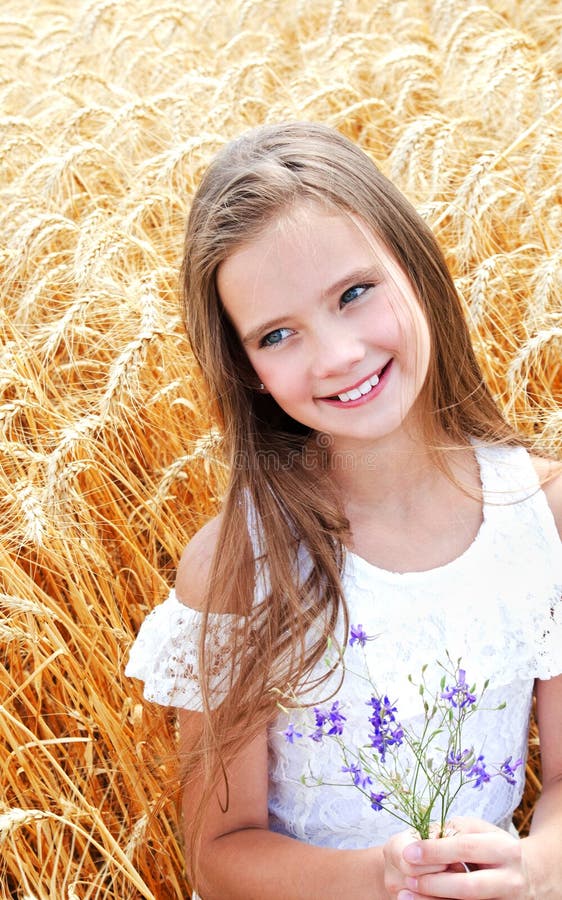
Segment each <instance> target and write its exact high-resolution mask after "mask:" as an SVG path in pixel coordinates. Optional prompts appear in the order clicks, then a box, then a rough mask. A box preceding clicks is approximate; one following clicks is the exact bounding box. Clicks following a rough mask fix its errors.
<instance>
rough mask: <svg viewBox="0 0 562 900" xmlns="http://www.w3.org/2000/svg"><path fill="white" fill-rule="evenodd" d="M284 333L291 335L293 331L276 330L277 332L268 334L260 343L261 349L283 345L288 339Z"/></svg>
mask: <svg viewBox="0 0 562 900" xmlns="http://www.w3.org/2000/svg"><path fill="white" fill-rule="evenodd" d="M283 332H286V333H287V334H290V333H291V329H290V328H276V329H275V331H270V332H269V334H266V335H265V336H264V337H262V339H261V341H260V347H276V346H277V345H278V344H281V343H282V342H283V341H284V340H285V337H286V335H284V334H283Z"/></svg>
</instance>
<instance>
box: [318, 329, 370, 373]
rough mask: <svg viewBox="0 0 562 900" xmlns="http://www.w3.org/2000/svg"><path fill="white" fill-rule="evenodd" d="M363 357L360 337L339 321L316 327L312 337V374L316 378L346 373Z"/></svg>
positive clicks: (363, 348)
mask: <svg viewBox="0 0 562 900" xmlns="http://www.w3.org/2000/svg"><path fill="white" fill-rule="evenodd" d="M364 357H365V346H364V344H363V341H362V339H361V337H360V336H359V335H358V334H356V333H355V332H354V331H352V330H351V329H348V328H346V327H345V326H344V325H343V324H342V323H341V321H338V322H335V323H334V324H331V325H323V326H322V327H321V328H317V329H316V332H315V337H314V362H313V373H312V374H313V375H314V377H315V378H317V379H319V380H320V379H325V378H331V377H332V376H338V375H347V374H349V373H350V372H352V371H353V369H354V367H355V366H356V365H357V364H358V363H360V362H361V360H362V359H364Z"/></svg>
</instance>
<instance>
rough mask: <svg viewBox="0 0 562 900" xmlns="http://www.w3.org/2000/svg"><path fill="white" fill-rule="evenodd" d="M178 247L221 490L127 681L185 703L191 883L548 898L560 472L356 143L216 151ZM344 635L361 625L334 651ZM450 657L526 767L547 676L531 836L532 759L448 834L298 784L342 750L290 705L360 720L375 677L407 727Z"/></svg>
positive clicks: (554, 810)
mask: <svg viewBox="0 0 562 900" xmlns="http://www.w3.org/2000/svg"><path fill="white" fill-rule="evenodd" d="M185 246H186V253H185V261H184V265H183V295H184V302H185V315H186V321H187V327H188V331H189V336H190V340H191V344H192V347H193V352H194V354H195V356H196V358H197V360H198V362H199V364H200V366H201V369H202V372H203V375H204V377H205V379H206V382H207V384H208V387H209V390H210V392H211V394H212V396H213V397H214V398H215V403H216V412H217V417H218V419H219V422H220V425H221V427H222V429H223V432H224V440H225V445H226V448H227V453H228V456H229V460H230V467H231V470H230V471H231V474H230V482H229V487H228V491H227V493H226V497H225V500H224V507H223V511H222V513H221V514H220V515H219V516H218V517H217V518H216V519H214V520H212V521H211V522H209V523H208V524H207V525H205V527H204V528H202V530H201V531H200V532H199V533H198V534H197V535H196V536H195V537H194V538H193V540H192V541H191V542H190V544H189V545H188V547H187V549H186V551H185V553H184V555H183V558H182V560H181V562H180V564H179V569H178V573H177V582H176V587H175V591H173V592H172V594H171V596H170V597H169V599H168V600H167V601H166V602H165V603H163V604H162V605H161V606H159V607H157V609H156V610H155V611H154V612H153V613H152V614H151V615H150V616H149V617H148V619H147V621H146V622H145V623H144V625H143V626H142V628H141V632H140V634H139V637H138V639H137V642H136V643H135V645H134V647H133V649H132V652H131V658H130V662H129V665H128V668H127V673H128V674H130V675H133V676H135V677H138V678H142V679H144V681H145V683H146V684H145V694H146V696H147V697H148V698H149V699H151V700H155V701H157V702H159V703H163V704H168V705H172V706H176V707H178V708H179V710H180V712H179V725H180V752H181V758H182V760H183V763H184V768H185V774H184V784H185V787H184V792H183V796H184V799H183V812H184V821H185V836H186V842H187V857H188V865H189V869H190V873H191V877H192V880H193V883H194V885H195V888H196V889H197V890H198V891H199V893H200V894H201V895H202V896H203V898H204V900H213V898H216V900H235V898H240V900H250V898H256V900H274V898H279V900H281V898H282V900H298V898H307V900H309V898H316V897H318V898H319V897H322V898H332V897H333V898H386V897H391V898H399V900H407V898H413V897H415V898H436V897H447V898H463V897H470V898H509V900H523V898H530V897H533V898H537V900H547V898H554V897H561V896H562V893H561V888H560V884H561V883H562V858H561V856H562V855H561V853H560V847H561V846H562V677H561V675H560V672H561V671H562V658H561V654H560V636H561V634H562V616H561V603H560V599H561V593H562V551H561V543H560V538H559V534H558V531H557V528H556V525H555V519H556V520H557V521H558V523H559V528H560V527H561V525H562V480H561V479H560V477H558V476H557V474H556V472H555V467H554V464H552V463H549V462H547V461H545V460H542V459H532V458H530V456H529V454H528V453H527V451H526V449H525V448H524V446H523V442H522V440H520V439H518V438H517V436H516V435H515V434H514V433H513V432H512V431H511V429H510V428H509V427H508V425H507V424H506V423H505V422H504V420H503V419H502V417H501V415H500V413H499V412H498V410H497V409H496V407H495V405H494V402H493V400H492V397H491V395H490V393H489V392H488V390H487V388H486V386H485V384H484V383H483V380H482V376H481V374H480V372H479V370H478V365H477V363H476V360H475V357H474V355H473V351H472V349H471V345H470V340H469V335H468V331H467V327H466V325H465V323H464V321H463V317H462V312H461V306H460V303H459V299H458V297H457V294H456V292H455V288H454V285H453V282H452V279H451V277H450V275H449V273H448V271H447V268H446V265H445V263H444V260H443V257H442V255H441V252H440V251H439V248H438V246H437V244H436V241H435V239H434V237H433V235H432V234H431V232H430V231H429V229H428V228H427V226H426V225H425V224H424V222H423V221H422V220H421V219H420V217H419V216H418V215H417V214H416V212H415V211H414V210H413V208H412V207H411V206H410V204H409V203H408V202H407V201H406V200H405V199H404V197H402V196H401V195H400V193H399V192H398V191H397V189H396V188H395V187H394V186H393V185H392V184H390V183H389V182H388V181H387V180H386V179H385V178H384V177H383V176H382V175H381V173H380V172H379V171H378V170H377V169H376V168H375V166H374V165H373V164H372V163H371V161H370V160H369V159H368V158H367V157H366V156H365V155H364V154H363V153H362V152H361V151H360V150H359V149H358V148H357V147H355V146H354V145H353V144H351V143H350V142H349V141H347V140H346V139H345V138H343V137H342V136H341V135H339V134H338V133H336V132H334V131H332V130H330V129H328V128H325V127H322V126H320V125H313V124H290V125H280V126H276V127H269V126H268V127H263V128H260V129H257V130H255V131H252V132H250V133H249V134H247V135H246V136H244V137H243V138H241V139H240V140H237V141H235V142H233V143H232V144H231V145H229V146H227V147H226V149H225V150H223V152H222V153H220V154H219V156H218V157H217V159H216V160H215V161H214V162H213V164H212V165H211V166H210V168H209V170H208V171H207V173H206V175H205V177H204V178H203V181H202V183H201V185H200V187H199V190H198V192H197V194H196V196H195V198H194V201H193V206H192V210H191V214H190V217H189V223H188V227H187V238H186V245H185ZM541 485H543V488H544V490H543V489H542V488H541ZM359 624H361V625H362V628H363V630H364V631H365V632H366V633H368V634H369V635H371V636H375V635H376V639H374V640H372V641H369V642H366V643H365V645H364V648H363V649H361V648H359V649H360V653H359V655H358V656H356V657H354V658H353V662H350V663H349V664H347V661H348V659H351V654H352V652H355V651H356V650H357V647H355V648H353V650H352V648H351V647H349V644H348V639H349V636H350V628H351V627H352V626H354V627H355V628H356V629H357V627H358V625H359ZM327 647H332V648H336V651H337V648H339V651H340V653H341V656H342V658H343V660H344V662H345V663H346V666H345V668H343V669H342V667H341V666H340V665H338V654H337V652H334V651H333V650H332V657H331V658H332V662H334V660H335V664H333V665H332V664H328V665H326V659H325V658H326V651H327ZM447 652H448V653H449V654H450V656H451V658H453V659H456V658H457V657H461V658H462V659H463V662H464V664H465V665H466V667H467V668H469V669H470V678H471V679H472V678H473V677H474V680H479V681H480V682H482V681H483V680H484V679H485V678H490V679H491V686H490V689H489V692H488V698H487V700H488V702H487V705H488V706H496V705H498V704H499V703H500V702H502V701H506V703H507V707H506V709H505V710H504V711H503V712H502V713H493V714H492V713H489V712H488V713H486V712H484V711H478V713H477V714H476V715H475V717H474V718H473V719H472V720H471V721H472V723H474V725H473V732H471V733H470V734H469V737H470V739H471V743H472V744H473V746H475V747H477V748H481V747H482V746H483V745H484V743H485V745H486V754H487V757H489V758H490V759H497V760H499V759H504V758H506V757H507V756H508V755H512V756H513V759H516V758H517V757H518V756H524V753H525V747H526V742H527V734H528V720H529V709H530V703H531V697H532V692H533V686H534V689H535V693H536V698H537V710H538V717H539V726H540V736H541V750H542V764H543V780H544V790H543V794H542V797H541V799H540V802H539V804H538V807H537V810H536V813H535V817H534V822H533V827H532V831H531V834H530V836H529V837H527V838H525V839H523V840H520V841H519V840H518V839H517V837H516V836H515V835H514V833H513V829H512V826H511V824H510V823H511V815H512V813H513V810H514V809H515V807H516V806H517V803H518V801H519V799H520V796H521V792H522V788H523V774H522V769H523V767H521V768H519V769H518V770H517V771H516V772H515V775H514V776H513V777H512V778H511V779H510V780H509V781H507V780H502V779H501V778H496V779H493V780H492V781H491V782H490V783H489V784H488V785H486V787H485V789H483V790H482V791H475V790H472V789H468V790H465V791H464V793H463V792H461V793H460V794H459V797H458V802H457V804H456V806H455V808H454V813H455V817H454V819H453V822H452V831H453V832H454V833H453V834H451V836H449V837H445V838H443V839H439V840H429V841H420V840H416V839H415V835H413V834H412V833H411V831H408V830H407V829H404V826H403V825H402V824H401V823H400V822H397V821H396V820H395V819H394V818H392V817H391V816H390V815H389V814H387V813H386V812H385V811H384V810H383V811H380V812H377V813H375V812H373V810H372V809H370V808H369V804H368V803H363V801H362V798H361V797H359V796H358V795H357V794H356V793H355V792H354V791H349V789H347V788H343V787H337V786H334V785H329V784H325V783H322V784H319V785H318V786H316V787H309V786H305V785H303V784H302V783H301V781H300V777H301V775H302V774H303V773H306V772H307V767H308V769H312V768H314V774H315V775H319V776H321V780H322V781H323V782H326V781H330V779H332V781H333V780H334V778H333V777H332V776H333V773H334V771H336V772H337V771H339V769H341V764H340V766H339V769H338V767H336V769H334V760H333V759H332V758H331V757H330V751H329V749H328V748H327V747H321V748H320V749H319V748H318V747H317V746H314V742H313V741H310V740H304V739H303V740H295V741H293V742H292V743H291V728H290V723H291V722H292V718H291V714H290V712H289V713H285V712H282V711H280V708H279V705H278V700H279V698H280V696H281V697H285V698H286V697H287V696H288V695H292V696H295V697H296V698H297V700H296V702H297V703H298V704H299V705H301V706H302V705H306V706H308V705H310V706H315V705H317V704H319V703H320V702H324V701H325V700H326V699H328V698H329V699H330V702H334V701H336V700H337V701H338V702H339V704H340V706H339V708H340V709H341V710H342V711H344V712H345V715H346V720H347V726H348V734H351V735H353V734H354V733H356V734H359V719H361V721H363V720H364V717H365V712H364V700H365V696H364V691H365V688H364V677H368V678H370V679H371V680H372V681H373V682H374V683H376V684H377V685H381V686H384V687H386V688H387V689H388V692H389V693H391V694H392V696H393V697H396V698H398V702H399V705H400V710H401V716H402V719H403V720H404V716H405V715H406V716H410V717H411V718H412V719H414V718H415V715H416V710H415V709H414V703H415V699H416V698H415V697H413V696H412V686H411V684H410V683H409V682H408V678H407V676H408V674H409V673H412V674H416V673H418V672H419V670H420V669H421V667H422V666H423V665H428V669H427V672H426V677H427V680H428V682H429V681H430V678H431V677H434V678H435V677H437V678H439V677H440V671H439V668H438V663H437V661H438V660H443V659H445V654H446V653H447ZM352 669H355V671H356V672H359V674H360V675H361V676H362V677H359V678H358V677H356V676H354V675H353V674H351V670H352ZM283 704H284V705H285V706H286V705H287V701H286V700H283ZM494 715H495V716H499V715H501V716H502V718H501V721H500V720H498V721H496V720H494V719H493V718H492V717H493V716H494ZM288 738H289V739H288ZM358 740H360V739H359V738H358ZM335 780H337V779H335ZM340 780H341V775H340ZM511 782H513V783H511ZM459 859H463V860H465V861H466V862H468V863H470V864H471V866H470V868H471V871H470V872H468V873H466V872H462V873H461V872H459V871H458V870H456V869H457V867H455V866H454V865H453V864H454V863H455V862H456V861H458V860H459Z"/></svg>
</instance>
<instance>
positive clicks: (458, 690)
mask: <svg viewBox="0 0 562 900" xmlns="http://www.w3.org/2000/svg"><path fill="white" fill-rule="evenodd" d="M441 696H442V698H443V700H449V702H450V703H451V706H454V707H455V708H456V709H462V708H463V707H464V706H470V705H472V704H473V703H476V696H475V695H474V694H471V693H470V691H469V689H468V685H467V683H466V672H465V670H464V669H459V674H458V679H457V683H456V684H454V685H453V686H452V687H450V686H449V685H447V690H446V691H444V692H443V693H442V694H441Z"/></svg>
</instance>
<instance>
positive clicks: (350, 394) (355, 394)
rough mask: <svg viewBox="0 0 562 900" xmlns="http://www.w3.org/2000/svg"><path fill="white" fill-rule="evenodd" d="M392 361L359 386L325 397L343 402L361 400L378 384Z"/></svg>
mask: <svg viewBox="0 0 562 900" xmlns="http://www.w3.org/2000/svg"><path fill="white" fill-rule="evenodd" d="M391 362H392V360H389V361H388V362H387V363H386V365H384V366H383V367H382V369H381V370H380V371H379V372H378V373H377V374H375V375H371V376H370V378H366V379H365V381H362V382H361V384H358V385H357V387H354V388H351V389H350V390H348V391H342V393H341V394H334V395H333V396H331V397H326V398H324V399H326V400H339V401H340V402H341V403H349V401H350V400H359V398H360V397H364V396H365V395H366V394H369V393H370V392H371V391H372V390H373V388H374V387H376V386H377V384H378V383H379V381H380V379H381V377H382V375H383V374H384V372H385V371H386V369H387V368H388V366H389V365H390V363H391Z"/></svg>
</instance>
